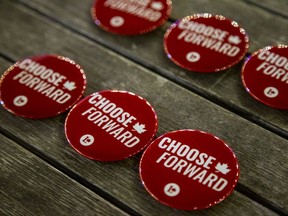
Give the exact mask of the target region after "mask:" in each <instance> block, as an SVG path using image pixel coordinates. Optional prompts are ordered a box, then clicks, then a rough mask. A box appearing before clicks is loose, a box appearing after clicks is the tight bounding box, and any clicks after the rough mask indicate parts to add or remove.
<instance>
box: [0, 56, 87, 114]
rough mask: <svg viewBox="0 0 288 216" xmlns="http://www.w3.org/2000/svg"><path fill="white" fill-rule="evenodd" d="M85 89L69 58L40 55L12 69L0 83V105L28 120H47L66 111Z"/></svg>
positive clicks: (75, 65) (83, 75) (82, 72)
mask: <svg viewBox="0 0 288 216" xmlns="http://www.w3.org/2000/svg"><path fill="white" fill-rule="evenodd" d="M85 88H86V77H85V74H84V71H83V70H82V69H81V68H80V66H79V65H77V64H76V63H75V62H74V61H72V60H70V59H69V58H66V57H62V56H56V55H41V56H34V57H30V58H26V59H24V60H21V61H18V62H17V63H16V64H14V65H13V66H11V67H10V68H9V69H8V70H7V71H6V72H5V73H4V75H3V76H2V78H1V81H0V93H1V94H0V95H1V99H0V100H1V103H2V104H3V106H4V107H5V108H6V109H7V110H8V111H10V112H12V113H14V114H16V115H19V116H22V117H27V118H47V117H51V116H55V115H57V114H60V113H62V112H64V111H66V110H67V109H69V108H70V107H71V106H72V105H73V104H74V103H75V102H77V101H78V100H79V99H80V97H81V96H82V94H83V92H84V90H85Z"/></svg>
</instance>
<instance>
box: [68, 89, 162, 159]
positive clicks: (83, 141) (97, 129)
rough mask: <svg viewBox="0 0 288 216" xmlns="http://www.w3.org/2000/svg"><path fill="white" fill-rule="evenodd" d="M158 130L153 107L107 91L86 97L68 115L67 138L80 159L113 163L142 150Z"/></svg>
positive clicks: (145, 102)
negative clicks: (81, 157) (82, 157)
mask: <svg viewBox="0 0 288 216" xmlns="http://www.w3.org/2000/svg"><path fill="white" fill-rule="evenodd" d="M157 128H158V120H157V115H156V113H155V111H154V109H153V108H152V106H151V105H150V104H149V103H148V102H147V101H146V100H145V99H143V98H141V97H140V96H137V95H135V94H133V93H131V92H126V91H115V90H109V91H108V90H107V91H101V92H98V93H94V94H92V95H90V96H87V97H86V98H84V99H83V100H81V101H80V102H79V103H78V104H76V105H75V106H74V107H73V108H72V109H71V111H70V112H69V114H68V116H67V118H66V122H65V132H66V137H67V139H68V141H69V143H70V144H71V146H72V147H73V148H74V149H75V150H76V151H77V152H79V153H80V154H82V155H83V156H85V157H87V158H90V159H93V160H99V161H116V160H122V159H125V158H127V157H130V156H132V155H134V154H136V153H138V152H139V151H141V150H142V149H143V148H145V147H146V146H147V145H148V144H149V143H150V142H151V140H152V139H153V138H154V136H155V134H156V131H157Z"/></svg>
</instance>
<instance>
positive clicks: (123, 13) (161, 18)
mask: <svg viewBox="0 0 288 216" xmlns="http://www.w3.org/2000/svg"><path fill="white" fill-rule="evenodd" d="M171 5H172V2H171V1H170V0H96V1H95V3H94V6H93V7H92V9H91V13H92V17H93V20H94V22H95V23H96V24H97V25H98V26H100V27H101V28H103V29H104V30H106V31H109V32H113V33H116V34H122V35H136V34H143V33H146V32H150V31H152V30H154V29H156V28H157V27H159V26H161V25H162V24H164V22H165V21H166V20H167V19H168V17H169V15H170V14H171V8H172V6H171Z"/></svg>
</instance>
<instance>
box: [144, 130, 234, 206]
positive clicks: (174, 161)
mask: <svg viewBox="0 0 288 216" xmlns="http://www.w3.org/2000/svg"><path fill="white" fill-rule="evenodd" d="M140 177H141V180H142V183H143V184H144V186H145V188H146V190H147V191H148V192H149V193H150V194H151V195H152V196H153V197H154V198H156V199H157V200H158V201H160V202H161V203H163V204H165V205H168V206H170V207H173V208H177V209H182V210H199V209H204V208H208V207H211V206H213V205H216V204H217V203H219V202H221V201H222V200H223V199H225V198H226V197H227V196H228V195H229V194H231V193H232V191H233V189H234V188H235V186H236V184H237V182H238V178H239V166H238V162H237V159H236V156H235V155H234V153H233V151H232V150H231V149H230V148H229V147H228V145H227V144H225V143H224V142H223V141H222V140H220V139H219V138H217V137H215V136H213V135H211V134H208V133H206V132H203V131H197V130H179V131H173V132H169V133H167V134H164V135H162V136H160V137H159V138H157V139H156V140H154V141H153V142H152V143H151V144H150V145H149V147H148V148H147V149H146V150H145V151H144V154H143V155H142V158H141V161H140Z"/></svg>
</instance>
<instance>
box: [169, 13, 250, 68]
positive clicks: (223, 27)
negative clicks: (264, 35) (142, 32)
mask: <svg viewBox="0 0 288 216" xmlns="http://www.w3.org/2000/svg"><path fill="white" fill-rule="evenodd" d="M248 41H249V39H248V36H247V35H246V33H245V31H244V29H242V28H241V27H240V26H239V25H238V24H237V23H236V22H235V21H231V20H229V19H227V18H225V17H223V16H221V15H216V16H212V15H211V14H195V15H193V16H188V17H185V18H183V19H182V20H178V21H177V22H175V23H174V24H173V25H172V26H171V27H170V28H169V29H168V30H167V32H166V34H165V36H164V48H165V51H166V53H167V56H168V57H169V58H170V59H171V60H172V61H173V62H174V63H176V64H177V65H179V66H180V67H183V68H185V69H188V70H191V71H195V72H217V71H221V70H225V69H227V68H229V67H231V66H233V65H235V64H236V63H238V62H239V61H240V60H241V59H242V58H243V57H244V56H245V54H246V52H247V50H248V47H249V45H248Z"/></svg>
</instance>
